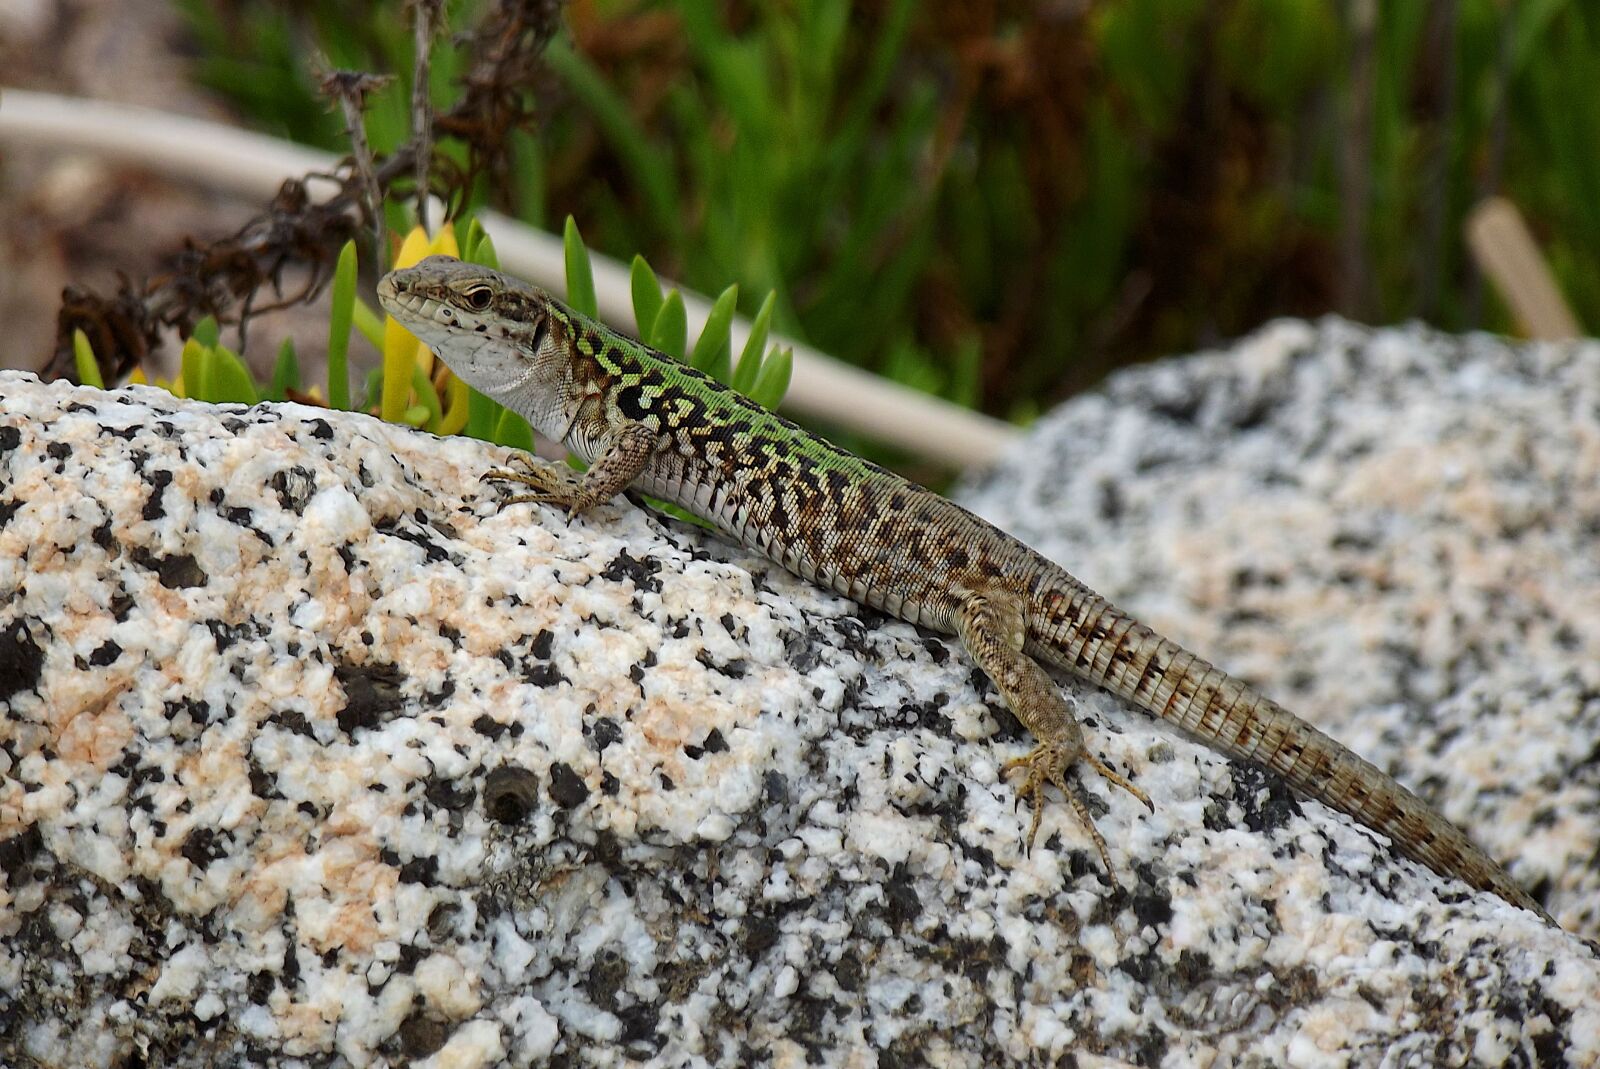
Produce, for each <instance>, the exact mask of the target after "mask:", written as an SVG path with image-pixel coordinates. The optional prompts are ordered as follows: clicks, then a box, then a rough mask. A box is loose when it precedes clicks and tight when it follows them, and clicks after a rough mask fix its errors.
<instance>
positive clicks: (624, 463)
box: [483, 423, 658, 521]
mask: <svg viewBox="0 0 1600 1069" xmlns="http://www.w3.org/2000/svg"><path fill="white" fill-rule="evenodd" d="M657 441H658V436H657V434H656V432H655V431H654V430H652V429H651V428H649V427H648V426H646V425H645V424H643V423H624V424H623V425H622V426H620V427H618V428H617V429H616V431H614V432H613V433H612V435H611V437H610V438H609V439H608V440H607V442H606V446H605V448H604V449H602V450H601V451H600V455H599V456H598V457H596V458H595V462H594V463H593V464H591V465H590V466H589V470H588V471H586V472H584V473H583V474H582V475H581V476H579V475H578V474H577V473H576V472H573V471H572V470H570V469H569V468H566V467H563V466H560V465H556V464H547V463H544V462H542V461H539V462H535V461H531V460H521V458H520V457H519V458H518V459H519V460H521V463H520V465H519V466H518V467H516V468H491V469H490V470H489V471H487V472H484V475H483V477H484V478H485V479H488V480H491V481H497V482H513V483H520V484H522V485H523V486H530V487H532V488H533V489H532V490H531V491H529V492H527V493H521V494H513V495H511V496H510V497H508V498H506V499H505V500H503V501H501V502H500V507H501V508H504V507H505V506H507V505H515V504H517V503H518V502H523V501H532V502H535V503H537V504H541V505H561V506H564V507H565V508H566V510H567V519H568V520H569V521H570V520H571V519H572V518H573V517H575V516H577V515H578V513H580V512H583V511H585V510H586V509H591V508H593V507H594V506H596V505H600V504H604V503H605V502H607V501H610V500H611V499H612V498H614V497H616V496H617V495H618V494H620V493H622V491H624V490H626V489H627V488H628V487H629V486H630V485H631V484H632V483H633V480H634V479H636V478H638V477H639V473H640V472H642V471H643V470H644V466H645V464H646V463H648V462H649V460H650V455H651V454H652V453H654V452H655V448H656V442H657Z"/></svg>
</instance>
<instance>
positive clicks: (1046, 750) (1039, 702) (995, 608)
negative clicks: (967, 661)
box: [955, 590, 1155, 887]
mask: <svg viewBox="0 0 1600 1069" xmlns="http://www.w3.org/2000/svg"><path fill="white" fill-rule="evenodd" d="M955 623H956V633H957V634H959V635H960V636H961V642H962V644H963V645H965V646H966V647H967V652H968V653H970V654H971V655H972V659H973V660H975V661H977V662H978V667H979V668H982V669H983V671H984V672H985V674H987V675H988V677H989V678H990V679H992V680H994V684H995V686H996V687H997V688H999V690H1000V693H1001V695H1002V696H1003V697H1004V698H1005V700H1006V704H1007V705H1009V706H1010V707H1011V711H1012V712H1013V713H1015V714H1017V719H1019V720H1021V721H1022V723H1023V725H1024V726H1025V727H1026V728H1027V729H1028V730H1029V731H1031V732H1032V733H1033V737H1034V738H1035V739H1037V740H1038V742H1037V744H1036V745H1035V746H1034V748H1033V750H1032V752H1030V753H1029V754H1028V755H1027V756H1026V757H1019V758H1016V759H1015V760H1012V761H1007V762H1006V763H1005V765H1004V766H1002V768H1001V774H1002V775H1005V774H1006V773H1009V772H1010V771H1011V770H1012V769H1016V768H1025V769H1027V772H1028V774H1027V778H1026V779H1025V780H1024V781H1023V784H1022V788H1021V790H1020V791H1019V792H1018V798H1019V800H1020V799H1021V798H1027V799H1028V800H1029V802H1030V803H1031V804H1032V806H1033V822H1032V823H1031V824H1030V825H1029V826H1028V850H1029V851H1032V849H1033V840H1034V837H1035V836H1036V835H1038V833H1039V818H1040V815H1041V813H1042V812H1043V810H1044V803H1045V799H1044V788H1045V784H1047V783H1053V784H1055V785H1056V787H1058V788H1059V789H1060V790H1061V793H1062V794H1064V795H1066V797H1067V801H1068V802H1069V803H1071V805H1072V808H1073V811H1074V812H1076V813H1077V814H1078V819H1079V820H1080V821H1082V823H1083V826H1084V828H1085V830H1087V831H1088V833H1089V837H1090V838H1091V839H1093V840H1094V845H1095V848H1096V849H1097V850H1099V851H1100V860H1101V862H1102V863H1104V865H1105V867H1106V874H1107V876H1109V877H1110V879H1111V884H1112V886H1113V887H1114V886H1116V885H1117V876H1116V870H1115V869H1114V868H1112V865H1111V855H1110V853H1109V851H1107V849H1106V841H1105V839H1104V837H1102V836H1101V834H1100V830H1099V829H1098V828H1096V827H1095V825H1094V818H1093V816H1091V815H1090V813H1089V807H1088V805H1087V804H1086V803H1085V802H1084V800H1083V795H1082V794H1081V793H1080V792H1079V790H1078V788H1077V786H1076V784H1074V783H1071V782H1069V781H1068V779H1067V770H1068V769H1069V768H1071V767H1072V766H1073V765H1074V764H1075V763H1076V762H1078V761H1083V762H1084V763H1086V764H1088V765H1089V767H1090V768H1093V769H1094V770H1095V771H1096V772H1098V773H1100V775H1102V776H1104V777H1105V778H1106V779H1108V780H1110V781H1111V782H1112V783H1114V784H1116V785H1117V786H1119V787H1121V788H1122V789H1123V790H1125V791H1127V792H1128V793H1129V794H1131V795H1133V796H1134V797H1135V798H1137V799H1139V801H1141V802H1143V803H1144V804H1145V805H1146V806H1148V807H1150V808H1151V809H1154V808H1155V807H1154V806H1153V805H1151V802H1150V799H1149V797H1148V796H1146V795H1145V793H1144V792H1143V791H1141V790H1140V789H1139V788H1138V787H1136V786H1134V785H1133V784H1132V783H1129V782H1128V781H1127V780H1126V779H1124V778H1123V777H1122V776H1121V775H1119V774H1117V773H1116V772H1114V771H1112V769H1110V768H1109V767H1107V766H1106V764H1105V763H1104V762H1102V761H1101V760H1100V759H1099V758H1098V757H1096V756H1094V755H1093V754H1091V753H1090V752H1089V751H1088V748H1087V747H1085V746H1084V743H1083V729H1082V728H1081V727H1079V726H1078V721H1077V718H1076V717H1074V716H1073V715H1072V707H1071V705H1069V704H1068V702H1067V700H1066V699H1065V698H1064V697H1062V695H1061V692H1060V690H1058V689H1057V688H1056V685H1055V681H1054V680H1052V679H1051V678H1050V677H1049V675H1047V674H1046V673H1045V670H1044V669H1043V668H1040V667H1039V665H1038V663H1037V662H1035V661H1034V659H1033V658H1032V657H1029V656H1028V655H1027V654H1026V653H1024V652H1023V651H1022V647H1023V643H1024V642H1025V641H1026V639H1027V615H1026V610H1025V608H1024V602H1023V600H1022V598H1021V597H1019V596H1018V595H1016V594H1013V593H1011V592H1009V591H1004V590H999V591H990V592H985V593H975V594H969V595H967V596H966V597H965V598H964V599H963V600H962V603H961V607H960V608H959V609H958V610H957V612H956V620H955Z"/></svg>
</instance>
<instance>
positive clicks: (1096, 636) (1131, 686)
mask: <svg viewBox="0 0 1600 1069" xmlns="http://www.w3.org/2000/svg"><path fill="white" fill-rule="evenodd" d="M1039 601H1040V602H1041V603H1040V604H1038V605H1037V606H1036V609H1037V615H1036V616H1035V617H1034V618H1035V619H1038V620H1041V621H1046V624H1045V626H1044V627H1043V628H1041V629H1040V630H1039V632H1038V633H1035V634H1033V635H1032V636H1030V638H1031V641H1030V642H1029V652H1031V653H1035V654H1037V655H1038V656H1039V657H1040V658H1041V659H1042V660H1045V661H1047V662H1049V663H1051V664H1054V665H1056V666H1057V667H1059V668H1064V669H1067V670H1068V671H1071V672H1074V673H1076V674H1077V675H1079V676H1082V677H1083V678H1085V679H1087V680H1089V681H1090V682H1092V683H1094V684H1096V685H1097V686H1100V687H1104V688H1105V689H1106V690H1108V691H1110V692H1111V693H1113V694H1115V695H1117V696H1118V697H1121V698H1125V699H1127V700H1128V701H1131V702H1133V703H1134V704H1135V705H1137V706H1139V707H1140V708H1141V709H1143V710H1145V711H1146V712H1148V713H1150V714H1152V715H1154V716H1158V717H1160V718H1161V719H1162V720H1165V721H1167V722H1168V723H1171V724H1175V725H1176V726H1178V727H1180V728H1182V729H1183V730H1184V731H1185V732H1187V733H1188V734H1190V735H1192V736H1194V737H1195V738H1197V739H1200V740H1201V741H1203V742H1205V743H1206V744H1207V745H1208V746H1212V747H1214V748H1215V749H1217V750H1220V751H1222V752H1223V753H1226V754H1228V755H1230V756H1232V757H1239V758H1243V759H1244V760H1247V761H1251V762H1254V763H1255V764H1258V765H1260V766H1262V767H1264V768H1267V769H1270V770H1271V771H1273V772H1275V773H1277V774H1278V775H1279V776H1281V777H1282V778H1283V779H1284V781H1285V782H1287V783H1288V784H1289V786H1291V787H1293V788H1294V789H1295V790H1296V791H1298V792H1300V793H1301V794H1303V795H1306V796H1308V797H1310V798H1314V799H1316V800H1317V801H1319V802H1322V803H1324V804H1326V805H1329V806H1332V807H1333V808H1335V809H1337V810H1339V811H1341V812H1343V813H1347V814H1349V815H1350V816H1352V817H1354V818H1355V819H1356V820H1358V821H1360V822H1361V823H1363V824H1365V825H1366V826H1367V827H1369V828H1372V829H1373V830H1375V831H1380V832H1382V833H1383V834H1385V835H1387V836H1388V837H1389V838H1390V839H1391V840H1393V842H1394V844H1395V845H1396V846H1397V847H1399V848H1400V850H1401V851H1402V852H1403V853H1405V854H1407V855H1408V856H1410V857H1412V858H1413V859H1415V860H1417V861H1420V862H1422V863H1423V864H1424V865H1427V866H1428V867H1429V868H1431V869H1432V870H1433V871H1434V872H1437V873H1438V874H1439V875H1441V876H1447V877H1455V878H1458V879H1462V880H1465V881H1466V882H1467V883H1469V884H1471V885H1472V886H1474V887H1476V888H1479V889H1481V890H1485V891H1492V892H1494V893H1495V894H1497V895H1499V896H1500V897H1501V898H1503V899H1505V900H1506V901H1507V902H1510V903H1512V904H1514V905H1518V906H1521V907H1522V908H1523V909H1527V910H1531V911H1533V912H1534V913H1537V914H1538V915H1539V916H1541V917H1543V918H1544V919H1545V920H1547V921H1550V923H1552V924H1554V923H1555V922H1554V920H1552V919H1551V917H1550V915H1549V914H1548V913H1546V912H1545V911H1544V910H1543V909H1542V908H1541V907H1540V906H1539V904H1538V903H1537V902H1535V901H1534V900H1533V899H1532V898H1531V897H1530V896H1529V895H1528V894H1527V892H1525V891H1524V890H1523V889H1522V888H1521V887H1519V886H1518V885H1517V884H1516V883H1515V882H1513V881H1512V879H1511V877H1510V875H1508V874H1507V873H1506V871H1505V870H1504V869H1503V868H1501V867H1500V866H1499V865H1498V864H1497V863H1496V862H1495V861H1494V859H1493V858H1491V857H1489V855H1488V854H1485V853H1484V852H1483V851H1482V850H1480V849H1479V848H1478V847H1476V846H1474V845H1473V843H1472V841H1471V840H1470V839H1468V838H1467V837H1466V836H1465V835H1464V834H1462V832H1461V831H1460V829H1458V828H1457V827H1456V826H1455V825H1453V824H1451V823H1450V822H1449V821H1448V820H1446V819H1445V818H1444V817H1442V816H1441V815H1439V814H1438V813H1437V812H1435V811H1434V810H1433V809H1432V808H1431V807H1430V806H1429V805H1428V804H1427V803H1425V802H1424V801H1423V800H1422V799H1420V798H1418V797H1417V796H1416V795H1414V794H1412V793H1411V792H1410V791H1408V790H1407V789H1406V788H1404V787H1402V786H1401V785H1400V784H1399V783H1396V782H1395V781H1394V779H1392V778H1391V777H1390V776H1388V775H1387V774H1385V773H1384V772H1383V771H1382V770H1381V769H1379V768H1378V767H1377V766H1376V765H1374V764H1372V763H1371V762H1369V761H1366V760H1363V759H1362V758H1361V757H1359V756H1357V755H1356V754H1354V753H1352V752H1351V751H1350V750H1349V749H1348V748H1346V747H1345V746H1343V745H1341V744H1340V743H1339V742H1337V741H1335V740H1334V739H1333V738H1331V737H1329V736H1328V735H1325V734H1323V733H1322V732H1320V731H1318V730H1317V729H1316V728H1314V727H1312V726H1311V725H1309V724H1307V723H1306V722H1305V721H1303V720H1301V719H1300V718H1299V717H1297V716H1295V715H1294V714H1293V713H1291V712H1289V711H1288V710H1287V709H1285V708H1284V707H1283V706H1281V705H1279V704H1278V703H1277V702H1275V701H1273V700H1272V699H1270V698H1268V697H1266V696H1265V695H1264V694H1262V693H1261V692H1260V691H1258V690H1256V689H1255V688H1254V687H1251V686H1249V685H1248V684H1246V683H1244V682H1242V681H1240V680H1238V679H1235V678H1234V677H1233V676H1230V675H1228V674H1227V673H1226V672H1224V671H1222V670H1221V669H1219V668H1217V667H1215V666H1214V665H1212V664H1210V663H1208V662H1207V661H1205V660H1203V659H1201V658H1200V657H1197V656H1195V655H1194V654H1192V653H1190V652H1189V651H1188V650H1185V649H1183V648H1182V647H1181V646H1179V645H1178V644H1177V643H1175V642H1172V641H1171V640H1169V639H1165V638H1162V637H1161V636H1160V635H1158V634H1156V633H1155V632H1154V631H1152V630H1151V629H1150V628H1148V627H1146V626H1144V625H1143V624H1141V623H1139V622H1138V621H1136V620H1134V619H1132V618H1131V617H1129V616H1127V615H1126V614H1124V613H1123V612H1122V611H1121V610H1119V609H1117V608H1116V607H1115V606H1113V605H1112V604H1111V603H1110V602H1108V601H1106V600H1105V599H1104V598H1101V597H1100V596H1099V595H1097V594H1095V593H1093V592H1092V591H1090V590H1088V589H1087V588H1085V587H1082V586H1081V585H1079V586H1077V587H1076V588H1075V589H1070V590H1060V591H1050V592H1046V593H1044V594H1043V595H1042V596H1040V597H1039Z"/></svg>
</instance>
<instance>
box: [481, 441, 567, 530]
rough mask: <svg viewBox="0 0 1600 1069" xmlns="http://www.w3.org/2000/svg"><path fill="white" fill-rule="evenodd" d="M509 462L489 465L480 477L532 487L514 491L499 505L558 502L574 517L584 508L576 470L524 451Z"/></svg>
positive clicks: (557, 503)
mask: <svg viewBox="0 0 1600 1069" xmlns="http://www.w3.org/2000/svg"><path fill="white" fill-rule="evenodd" d="M509 463H510V466H507V467H504V468H490V469H489V470H488V471H486V472H484V473H483V475H482V476H480V478H481V479H482V480H483V481H484V482H507V483H517V484H519V485H521V486H527V487H531V488H532V489H531V490H529V491H527V492H525V493H520V494H512V495H510V496H509V497H503V498H501V499H500V500H499V502H498V504H497V507H498V508H505V507H506V506H507V505H517V504H522V503H524V502H530V503H532V504H536V505H557V506H560V507H562V508H565V509H566V510H567V519H568V520H571V519H572V517H573V516H575V515H577V514H578V513H579V512H581V511H582V510H583V506H584V504H585V502H584V499H583V487H582V483H581V482H580V480H579V478H578V476H577V475H576V474H575V473H572V472H569V471H567V470H566V469H565V468H562V467H560V466H558V465H555V464H550V463H546V462H544V461H536V460H533V459H531V458H529V457H525V456H523V455H521V454H517V455H516V456H514V457H512V459H511V461H510V462H509Z"/></svg>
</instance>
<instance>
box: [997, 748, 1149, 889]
mask: <svg viewBox="0 0 1600 1069" xmlns="http://www.w3.org/2000/svg"><path fill="white" fill-rule="evenodd" d="M1074 760H1081V761H1084V762H1087V763H1088V765H1089V767H1090V768H1092V769H1094V770H1095V771H1096V772H1098V773H1100V774H1101V775H1102V776H1104V777H1105V778H1106V779H1108V780H1110V781H1111V782H1112V783H1114V784H1116V785H1117V786H1118V787H1121V788H1122V789H1123V790H1125V791H1127V792H1128V793H1129V794H1131V795H1133V796H1134V797H1135V798H1137V799H1139V801H1141V802H1143V803H1144V804H1145V805H1146V806H1147V807H1148V808H1149V809H1151V810H1152V811H1154V810H1155V805H1154V804H1153V803H1152V802H1151V801H1150V796H1149V795H1147V794H1145V793H1144V792H1143V791H1141V790H1140V789H1139V788H1138V787H1136V786H1134V785H1133V784H1132V783H1129V782H1128V781H1127V780H1126V779H1124V778H1123V777H1122V776H1121V775H1119V774H1118V773H1116V772H1114V771H1112V769H1110V768H1109V767H1107V765H1106V764H1105V763H1104V762H1103V761H1101V760H1100V759H1099V758H1098V757H1096V756H1094V755H1093V754H1091V753H1089V752H1088V751H1087V750H1084V749H1083V748H1082V747H1079V748H1077V749H1076V750H1075V751H1074V750H1073V749H1069V748H1068V747H1067V746H1065V745H1063V744H1062V743H1060V742H1041V743H1039V744H1038V745H1037V746H1035V747H1034V748H1033V750H1032V751H1031V752H1029V754H1028V755H1027V756H1026V757H1018V758H1015V759H1013V760H1010V761H1007V762H1006V763H1005V764H1004V765H1002V766H1000V774H1001V776H1005V775H1007V774H1009V773H1010V772H1011V770H1012V769H1016V768H1026V769H1027V770H1028V776H1027V778H1026V779H1025V780H1024V781H1023V783H1022V788H1021V789H1020V790H1019V791H1018V792H1017V800H1018V801H1019V802H1020V801H1021V800H1022V799H1023V798H1027V799H1028V802H1029V804H1030V805H1032V806H1033V821H1032V823H1030V824H1029V825H1028V845H1027V851H1028V852H1029V853H1032V852H1033V840H1034V837H1035V836H1037V835H1038V834H1039V818H1040V817H1041V816H1042V815H1043V813H1044V805H1045V798H1044V788H1045V784H1047V783H1053V784H1055V785H1056V787H1057V788H1059V789H1060V791H1061V793H1062V794H1064V795H1066V798H1067V801H1068V802H1069V803H1071V805H1072V809H1073V812H1075V813H1077V814H1078V820H1079V821H1080V822H1081V823H1082V824H1083V826H1084V828H1085V830H1087V831H1088V833H1089V837H1090V838H1091V839H1093V840H1094V845H1095V849H1097V850H1099V851H1100V861H1101V863H1102V864H1104V865H1105V867H1106V876H1107V877H1108V878H1109V879H1110V880H1111V886H1113V887H1116V886H1117V870H1116V869H1115V868H1113V867H1112V865H1111V854H1110V852H1109V851H1107V849H1106V841H1105V838H1104V836H1102V835H1101V834H1100V829H1099V828H1096V827H1095V825H1094V817H1093V816H1092V815H1090V813H1089V807H1088V805H1087V804H1086V803H1085V802H1084V800H1083V795H1082V794H1080V793H1079V792H1078V788H1077V786H1076V785H1074V784H1072V783H1069V782H1068V781H1067V768H1068V767H1069V766H1070V765H1071V764H1072V762H1073V761H1074Z"/></svg>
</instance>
